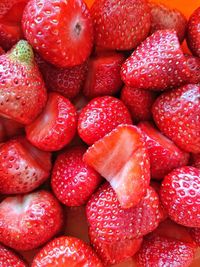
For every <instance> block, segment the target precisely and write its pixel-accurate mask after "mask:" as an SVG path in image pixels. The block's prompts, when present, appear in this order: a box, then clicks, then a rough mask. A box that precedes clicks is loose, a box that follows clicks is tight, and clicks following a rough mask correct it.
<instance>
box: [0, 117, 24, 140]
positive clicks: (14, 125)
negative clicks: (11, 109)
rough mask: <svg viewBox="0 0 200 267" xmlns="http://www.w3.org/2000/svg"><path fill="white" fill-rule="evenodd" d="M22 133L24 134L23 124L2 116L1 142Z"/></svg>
mask: <svg viewBox="0 0 200 267" xmlns="http://www.w3.org/2000/svg"><path fill="white" fill-rule="evenodd" d="M21 134H23V125H22V124H20V123H18V122H16V121H13V120H9V119H6V118H3V117H0V142H4V141H6V140H7V139H9V138H11V137H14V136H17V135H21Z"/></svg>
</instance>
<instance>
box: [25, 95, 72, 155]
mask: <svg viewBox="0 0 200 267" xmlns="http://www.w3.org/2000/svg"><path fill="white" fill-rule="evenodd" d="M76 125H77V114H76V109H75V107H74V106H73V105H72V104H71V102H70V101H69V100H68V99H67V98H65V97H63V96H61V95H60V94H57V93H50V94H49V96H48V101H47V105H46V107H45V108H44V110H43V111H42V113H41V114H40V115H39V116H38V117H37V119H36V120H35V121H34V122H33V123H31V124H29V125H28V126H26V135H27V139H28V140H29V141H30V142H31V143H32V144H33V145H34V146H36V147H38V148H39V149H42V150H45V151H56V150H60V149H61V148H63V147H64V146H65V145H67V144H68V143H70V141H71V140H72V139H73V137H74V135H75V133H76Z"/></svg>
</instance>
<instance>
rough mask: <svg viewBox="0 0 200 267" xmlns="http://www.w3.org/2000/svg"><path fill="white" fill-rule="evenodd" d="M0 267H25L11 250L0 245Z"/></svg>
mask: <svg viewBox="0 0 200 267" xmlns="http://www.w3.org/2000/svg"><path fill="white" fill-rule="evenodd" d="M0 265H1V267H11V266H13V267H26V266H27V265H26V264H25V262H23V261H22V260H21V259H20V258H19V257H18V256H17V255H16V254H15V253H14V252H13V251H12V250H10V249H8V248H6V247H4V246H3V245H0Z"/></svg>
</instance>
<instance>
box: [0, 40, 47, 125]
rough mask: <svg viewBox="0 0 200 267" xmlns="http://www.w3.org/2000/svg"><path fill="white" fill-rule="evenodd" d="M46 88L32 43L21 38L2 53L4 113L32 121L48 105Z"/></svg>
mask: <svg viewBox="0 0 200 267" xmlns="http://www.w3.org/2000/svg"><path fill="white" fill-rule="evenodd" d="M46 99H47V94H46V89H45V85H44V82H43V80H42V77H41V74H40V72H39V70H38V67H37V66H36V64H35V61H34V54H33V51H32V48H31V46H30V45H29V44H28V43H27V42H26V41H23V40H22V41H19V42H18V43H17V45H16V46H15V47H14V48H13V49H12V50H10V51H9V52H8V53H7V54H4V55H1V56H0V102H1V105H0V115H2V116H3V117H6V118H9V119H12V120H15V121H18V122H19V123H22V124H29V123H31V122H32V121H33V120H34V119H35V118H36V117H37V116H38V114H39V113H40V112H41V111H42V109H43V107H44V106H45V103H46Z"/></svg>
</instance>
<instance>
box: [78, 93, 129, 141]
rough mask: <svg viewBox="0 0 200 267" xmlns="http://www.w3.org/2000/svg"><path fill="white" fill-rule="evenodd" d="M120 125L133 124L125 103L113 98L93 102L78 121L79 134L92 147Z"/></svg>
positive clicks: (100, 98) (82, 111)
mask: <svg viewBox="0 0 200 267" xmlns="http://www.w3.org/2000/svg"><path fill="white" fill-rule="evenodd" d="M120 124H132V120H131V115H130V113H129V111H128V109H127V107H126V106H125V105H124V103H123V102H122V101H121V100H119V99H117V98H115V97H112V96H102V97H97V98H94V99H93V100H91V101H90V102H89V103H88V104H87V105H86V106H85V107H84V108H83V109H82V110H81V113H80V115H79V119H78V133H79V135H80V137H81V138H82V139H83V141H84V142H85V143H87V144H88V145H92V144H93V143H94V142H96V141H98V140H99V139H101V138H102V137H104V136H105V135H106V134H108V133H109V132H111V131H112V130H113V129H115V128H116V127H117V126H118V125H120Z"/></svg>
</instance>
